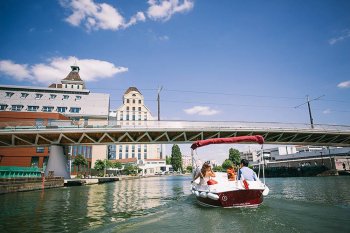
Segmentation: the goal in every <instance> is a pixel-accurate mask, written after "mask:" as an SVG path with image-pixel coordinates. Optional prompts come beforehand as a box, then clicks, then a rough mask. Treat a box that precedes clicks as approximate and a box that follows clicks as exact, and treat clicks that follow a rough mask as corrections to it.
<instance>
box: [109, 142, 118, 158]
mask: <svg viewBox="0 0 350 233" xmlns="http://www.w3.org/2000/svg"><path fill="white" fill-rule="evenodd" d="M115 148H116V146H115V145H109V146H108V159H109V160H114V159H116V158H115V156H116V153H115V152H116V151H115V150H116V149H115Z"/></svg>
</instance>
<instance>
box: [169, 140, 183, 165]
mask: <svg viewBox="0 0 350 233" xmlns="http://www.w3.org/2000/svg"><path fill="white" fill-rule="evenodd" d="M170 163H171V165H172V166H173V169H174V171H179V170H180V171H182V155H181V151H180V147H179V146H178V145H176V144H174V145H173V147H172V148H171V158H170Z"/></svg>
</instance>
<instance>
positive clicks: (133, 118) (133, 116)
mask: <svg viewBox="0 0 350 233" xmlns="http://www.w3.org/2000/svg"><path fill="white" fill-rule="evenodd" d="M135 119H136V118H135V113H133V114H132V120H133V121H134V120H135Z"/></svg>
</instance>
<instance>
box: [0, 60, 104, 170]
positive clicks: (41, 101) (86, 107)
mask: <svg viewBox="0 0 350 233" xmlns="http://www.w3.org/2000/svg"><path fill="white" fill-rule="evenodd" d="M79 70H80V68H79V67H78V66H71V72H70V73H69V74H68V75H67V77H65V78H64V79H62V80H61V82H60V83H54V84H51V85H50V86H49V87H37V86H36V87H35V86H13V85H0V111H13V112H32V113H38V112H52V113H60V114H62V115H65V116H67V117H69V118H70V119H72V120H74V121H77V123H80V124H83V125H97V124H98V125H107V124H108V114H109V104H110V96H109V94H104V93H91V92H90V91H89V90H88V89H86V86H85V83H84V81H83V80H82V79H81V78H80V76H79ZM37 122H38V124H40V122H41V121H37ZM89 148H90V149H89ZM68 150H69V151H68V153H69V154H70V155H73V156H75V155H77V154H79V153H83V151H88V152H89V153H86V157H87V158H89V159H91V160H92V161H91V164H92V167H93V166H94V163H95V161H96V160H97V159H105V158H106V155H107V147H106V146H104V145H96V146H92V149H91V146H76V147H69V149H68Z"/></svg>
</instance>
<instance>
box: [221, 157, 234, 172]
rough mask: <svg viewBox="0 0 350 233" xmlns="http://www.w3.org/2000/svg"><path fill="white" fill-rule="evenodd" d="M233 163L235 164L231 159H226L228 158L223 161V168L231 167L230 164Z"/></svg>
mask: <svg viewBox="0 0 350 233" xmlns="http://www.w3.org/2000/svg"><path fill="white" fill-rule="evenodd" d="M232 165H233V163H232V161H231V160H229V159H226V160H225V161H224V162H223V163H222V168H223V169H225V170H226V169H227V168H228V167H230V166H232Z"/></svg>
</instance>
